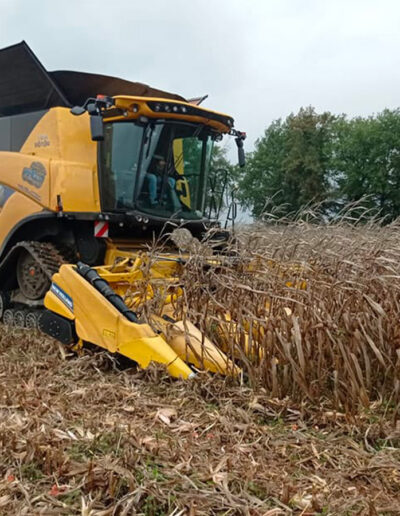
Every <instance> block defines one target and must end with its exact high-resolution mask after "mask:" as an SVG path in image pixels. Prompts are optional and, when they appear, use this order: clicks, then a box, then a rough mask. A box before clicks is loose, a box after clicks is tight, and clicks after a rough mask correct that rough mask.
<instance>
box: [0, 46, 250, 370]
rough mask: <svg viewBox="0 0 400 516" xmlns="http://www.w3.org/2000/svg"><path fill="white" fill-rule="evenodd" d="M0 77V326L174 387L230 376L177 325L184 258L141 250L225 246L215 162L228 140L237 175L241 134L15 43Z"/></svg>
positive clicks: (203, 114)
mask: <svg viewBox="0 0 400 516" xmlns="http://www.w3.org/2000/svg"><path fill="white" fill-rule="evenodd" d="M0 70H1V74H0V315H1V317H2V319H3V322H5V323H7V324H10V325H16V326H20V327H27V328H34V327H39V328H40V329H41V330H42V331H43V332H45V333H47V334H48V335H50V336H52V337H54V338H56V339H58V340H59V341H61V342H63V343H64V344H68V345H71V346H75V347H79V346H81V345H82V344H83V343H85V342H90V343H93V344H95V345H97V346H99V347H100V348H103V349H106V350H108V351H109V352H111V353H119V354H121V355H124V356H126V357H128V358H130V359H132V360H134V361H135V362H137V363H138V364H139V365H140V366H141V367H147V366H148V364H149V363H150V362H152V361H154V362H159V363H162V364H165V365H166V367H167V369H168V371H169V373H170V374H171V375H173V376H176V377H182V378H190V377H191V376H193V374H194V373H195V371H196V369H202V368H204V369H207V370H209V371H212V372H215V373H222V374H234V375H236V374H238V373H239V368H238V367H237V366H236V365H235V364H234V363H233V362H232V361H230V360H229V359H228V358H227V356H226V355H225V354H224V352H223V351H222V350H221V349H220V347H218V346H217V345H215V344H214V343H212V342H211V341H210V340H209V339H208V338H207V337H206V336H205V335H202V334H201V332H200V331H199V330H198V329H197V328H196V327H195V325H194V324H192V323H191V322H190V321H189V320H188V317H183V318H182V319H181V320H176V319H175V318H174V310H173V305H174V303H175V302H176V301H177V300H178V299H179V297H180V296H181V295H182V289H181V286H180V282H179V274H180V270H181V267H182V263H183V261H184V259H185V257H184V255H183V254H182V252H180V251H179V249H178V248H177V246H176V245H175V244H174V242H173V239H172V240H171V239H170V240H169V241H168V243H167V245H166V246H164V248H163V250H162V251H160V252H159V253H158V254H157V256H154V255H152V254H151V253H149V252H148V250H147V249H148V244H149V242H152V241H153V239H154V238H157V237H158V236H159V235H161V234H167V233H168V232H170V231H171V229H172V228H173V227H177V226H179V227H184V228H185V230H187V232H190V233H188V234H189V235H192V236H193V237H197V238H198V239H199V240H201V239H202V238H203V236H204V235H205V234H206V233H207V232H208V231H209V230H210V229H212V228H214V230H215V231H214V233H215V235H216V238H217V240H218V242H219V244H220V245H219V246H216V248H218V247H221V246H222V247H223V241H224V239H226V238H227V233H226V232H224V231H221V230H218V228H219V223H218V221H217V220H215V218H213V216H212V211H213V210H212V209H211V208H210V206H211V205H213V206H214V207H215V197H216V196H215V193H214V192H213V191H212V188H211V186H210V185H212V184H215V181H214V183H213V182H210V178H209V168H210V161H211V152H212V147H213V144H214V142H215V141H219V140H220V139H221V138H222V137H223V136H224V135H231V136H233V137H234V138H235V141H236V143H237V146H238V152H239V163H240V165H243V164H244V152H243V140H244V138H245V134H244V133H241V132H239V131H237V130H236V129H235V128H234V121H233V119H232V118H231V117H230V116H228V115H224V114H222V113H217V112H214V111H211V110H208V109H205V108H203V107H200V106H199V102H198V99H197V100H196V99H193V100H192V101H191V100H186V99H184V98H183V97H181V96H179V95H176V94H172V93H168V92H164V91H161V90H158V89H154V88H151V87H149V86H146V85H143V84H140V83H132V82H129V81H125V80H121V79H117V78H114V77H107V76H103V75H95V74H87V73H82V72H67V71H57V72H48V71H47V70H45V69H44V68H43V66H42V65H41V63H40V62H39V61H38V59H37V58H36V57H35V55H34V54H33V52H32V51H31V50H30V49H29V47H28V46H27V45H26V43H24V42H23V43H20V44H18V45H14V46H12V47H8V48H5V49H3V50H1V51H0ZM218 197H220V192H219V193H218ZM211 201H212V202H211ZM215 211H218V213H219V211H220V210H219V209H218V210H217V209H215ZM190 238H192V237H191V236H190ZM209 259H210V263H215V261H218V260H219V257H218V254H215V252H214V254H213V252H212V251H211V252H210V257H209ZM155 300H157V303H155ZM150 306H151V309H150V308H149V307H150ZM222 334H223V332H221V335H222Z"/></svg>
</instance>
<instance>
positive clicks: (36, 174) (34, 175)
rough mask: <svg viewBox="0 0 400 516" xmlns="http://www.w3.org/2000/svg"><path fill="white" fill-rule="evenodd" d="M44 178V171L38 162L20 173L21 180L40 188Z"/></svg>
mask: <svg viewBox="0 0 400 516" xmlns="http://www.w3.org/2000/svg"><path fill="white" fill-rule="evenodd" d="M45 177H46V169H45V167H44V165H43V163H40V161H33V162H32V164H31V166H30V167H25V168H24V169H23V171H22V179H23V180H24V181H26V182H27V183H29V184H30V185H32V186H34V187H35V188H40V187H41V186H42V184H43V181H44V179H45Z"/></svg>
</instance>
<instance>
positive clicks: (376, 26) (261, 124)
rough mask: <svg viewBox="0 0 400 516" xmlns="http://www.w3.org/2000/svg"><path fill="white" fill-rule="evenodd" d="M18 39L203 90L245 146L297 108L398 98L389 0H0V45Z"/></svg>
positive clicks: (113, 69)
mask: <svg viewBox="0 0 400 516" xmlns="http://www.w3.org/2000/svg"><path fill="white" fill-rule="evenodd" d="M23 39H24V40H25V41H26V42H27V43H28V44H29V45H30V47H31V48H32V50H33V51H34V52H35V53H36V55H37V56H38V57H39V59H40V60H41V61H42V63H43V64H44V66H45V67H46V68H47V69H48V70H61V69H64V70H80V71H88V72H97V73H103V74H109V75H115V76H119V77H123V78H125V79H129V80H133V81H140V82H145V83H147V84H150V85H153V86H155V87H159V88H162V89H166V90H169V91H172V92H175V93H180V94H182V95H183V96H186V97H190V96H197V95H202V94H205V93H208V94H209V96H210V97H209V99H208V100H207V102H206V104H205V106H206V107H210V108H212V109H216V110H219V111H222V112H226V113H229V114H231V115H232V116H233V117H234V118H235V121H236V126H237V128H238V129H241V130H245V131H247V133H248V137H249V138H248V142H247V145H246V146H247V150H251V148H252V145H253V143H254V141H255V139H256V138H257V137H259V136H260V135H262V133H263V131H264V129H265V128H266V127H267V126H268V124H269V123H270V122H271V121H272V120H274V119H276V118H280V117H285V116H287V115H288V114H289V113H290V112H292V111H298V109H299V108H300V107H301V106H306V105H310V104H311V105H313V106H315V107H316V109H317V110H318V111H322V110H329V111H332V112H334V113H347V114H349V115H351V116H354V115H368V114H372V113H376V112H378V111H381V110H382V109H384V108H385V107H388V108H396V107H398V106H399V104H400V66H399V64H400V63H399V53H400V2H399V1H398V0H347V1H345V0H330V1H328V0H185V1H184V0H144V1H143V0H141V1H136V0H114V1H110V0H108V1H107V2H105V1H103V0H96V1H85V0H79V1H78V0H64V1H63V2H61V1H59V0H51V1H50V0H0V48H2V47H4V46H8V45H11V44H14V43H17V42H20V41H21V40H23ZM232 152H233V150H231V152H230V154H232Z"/></svg>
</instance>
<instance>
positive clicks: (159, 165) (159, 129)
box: [100, 121, 213, 219]
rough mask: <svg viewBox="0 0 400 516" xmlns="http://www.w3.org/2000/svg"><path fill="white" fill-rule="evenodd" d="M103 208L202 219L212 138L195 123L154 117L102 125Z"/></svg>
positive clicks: (204, 129) (206, 130)
mask: <svg viewBox="0 0 400 516" xmlns="http://www.w3.org/2000/svg"><path fill="white" fill-rule="evenodd" d="M104 133H105V134H104V141H103V142H102V144H101V151H100V157H101V160H100V161H101V163H100V190H101V200H102V209H103V210H105V211H119V212H126V211H129V210H139V211H141V212H143V213H146V214H149V215H153V216H156V217H161V218H173V217H178V218H184V219H201V218H202V217H203V213H204V205H205V200H206V185H207V175H208V169H209V164H210V159H211V150H212V143H213V138H212V135H211V134H210V131H209V130H208V129H207V128H205V127H204V126H200V125H197V124H188V123H179V122H176V121H175V122H166V121H155V122H151V123H148V124H146V125H142V124H138V123H137V122H114V123H108V124H106V125H105V131H104Z"/></svg>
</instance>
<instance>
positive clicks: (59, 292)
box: [50, 283, 74, 312]
mask: <svg viewBox="0 0 400 516" xmlns="http://www.w3.org/2000/svg"><path fill="white" fill-rule="evenodd" d="M50 291H51V292H53V294H55V295H56V296H57V297H58V299H60V301H62V302H63V303H64V305H65V306H66V307H67V308H69V309H70V310H71V312H73V311H74V302H73V301H72V298H71V297H70V296H69V295H68V294H67V293H66V292H64V290H63V289H62V288H60V287H59V286H58V285H57V283H52V284H51V288H50Z"/></svg>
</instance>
